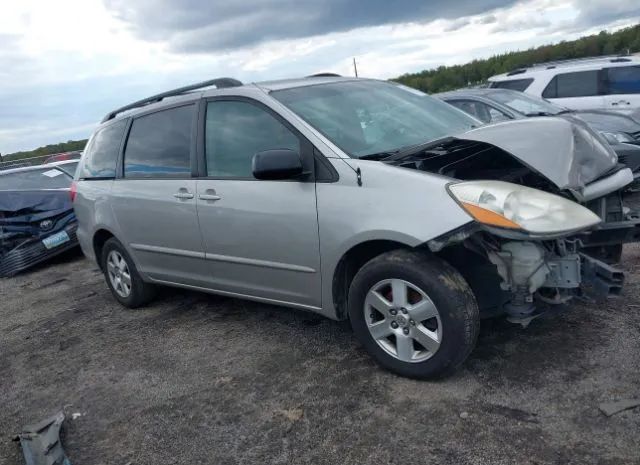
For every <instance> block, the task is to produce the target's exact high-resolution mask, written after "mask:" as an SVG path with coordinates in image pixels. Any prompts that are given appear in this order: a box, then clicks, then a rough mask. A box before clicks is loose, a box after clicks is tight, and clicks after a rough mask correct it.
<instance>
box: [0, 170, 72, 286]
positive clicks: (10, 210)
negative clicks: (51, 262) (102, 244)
mask: <svg viewBox="0 0 640 465" xmlns="http://www.w3.org/2000/svg"><path fill="white" fill-rule="evenodd" d="M77 165H78V162H77V161H69V162H57V163H53V164H50V165H47V166H43V165H41V166H29V167H26V168H15V169H10V170H4V171H0V276H1V277H7V276H13V275H15V274H17V273H19V272H21V271H23V270H26V269H27V268H29V267H31V266H33V265H35V264H37V263H40V262H42V261H45V260H48V259H49V258H51V257H53V256H55V255H58V254H59V253H61V252H64V251H65V250H68V249H70V248H72V247H75V246H77V245H78V242H77V239H76V229H77V221H76V217H75V214H74V212H73V205H72V203H71V198H70V194H69V192H70V187H71V181H72V179H73V175H74V174H75V168H76V167H77Z"/></svg>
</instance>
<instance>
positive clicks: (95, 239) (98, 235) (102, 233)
mask: <svg viewBox="0 0 640 465" xmlns="http://www.w3.org/2000/svg"><path fill="white" fill-rule="evenodd" d="M112 237H116V235H115V234H114V233H113V232H112V231H110V230H109V229H107V228H104V227H99V228H97V229H96V231H95V232H94V233H93V235H92V237H91V247H92V248H93V253H94V254H95V257H96V262H97V263H98V267H99V268H100V269H101V270H102V247H103V246H104V244H105V243H106V242H107V241H108V240H109V239H111V238H112Z"/></svg>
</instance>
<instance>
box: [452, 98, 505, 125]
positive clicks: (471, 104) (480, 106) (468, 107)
mask: <svg viewBox="0 0 640 465" xmlns="http://www.w3.org/2000/svg"><path fill="white" fill-rule="evenodd" d="M449 103H451V104H452V105H453V106H455V107H457V108H459V109H460V110H462V111H464V112H465V113H468V114H470V115H471V116H475V117H476V118H478V119H479V120H480V121H482V122H483V123H497V122H499V121H507V120H509V119H511V118H509V117H508V116H507V115H505V114H504V113H502V112H501V111H500V110H498V109H496V108H493V107H492V106H490V105H487V104H486V103H483V102H477V101H475V100H453V101H449Z"/></svg>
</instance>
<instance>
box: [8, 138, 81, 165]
mask: <svg viewBox="0 0 640 465" xmlns="http://www.w3.org/2000/svg"><path fill="white" fill-rule="evenodd" d="M85 145H87V139H82V140H68V141H66V142H60V143H58V144H49V145H44V146H42V147H38V148H37V149H34V150H27V151H23V152H15V153H9V154H7V155H3V156H2V161H11V160H22V159H24V158H31V157H41V156H44V155H51V154H53V153H61V152H74V151H77V150H84V146H85Z"/></svg>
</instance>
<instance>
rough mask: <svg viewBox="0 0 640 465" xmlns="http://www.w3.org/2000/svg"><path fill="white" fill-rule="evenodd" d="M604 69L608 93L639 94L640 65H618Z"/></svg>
mask: <svg viewBox="0 0 640 465" xmlns="http://www.w3.org/2000/svg"><path fill="white" fill-rule="evenodd" d="M606 71H607V82H608V89H607V90H608V92H607V93H608V94H640V66H620V67H616V68H608V69H607V70H606Z"/></svg>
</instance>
